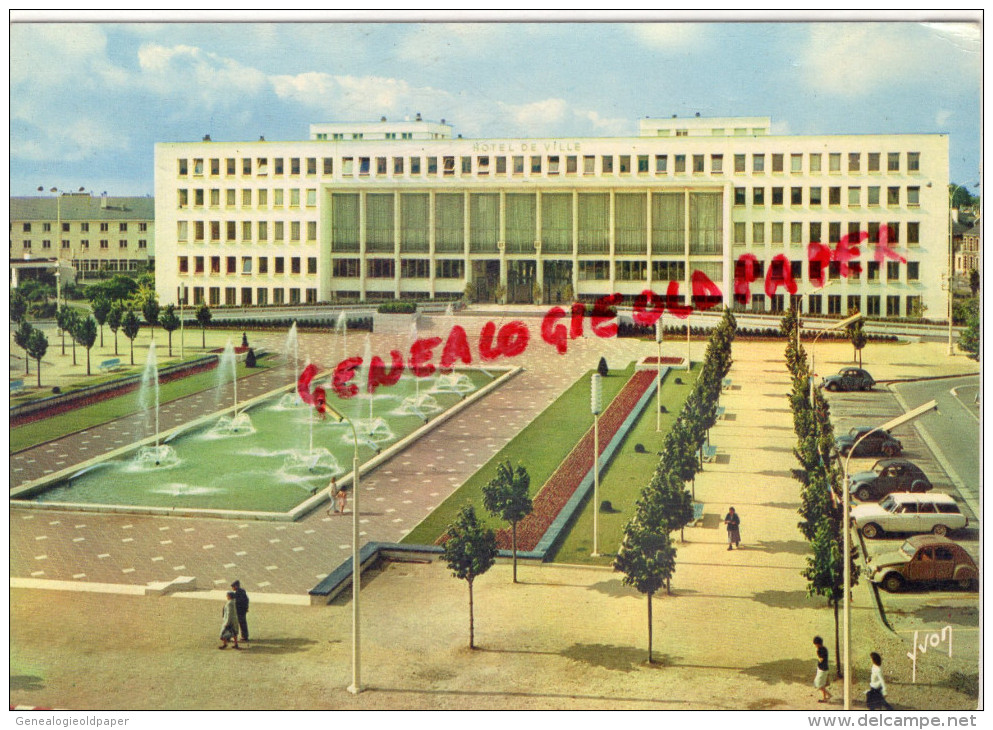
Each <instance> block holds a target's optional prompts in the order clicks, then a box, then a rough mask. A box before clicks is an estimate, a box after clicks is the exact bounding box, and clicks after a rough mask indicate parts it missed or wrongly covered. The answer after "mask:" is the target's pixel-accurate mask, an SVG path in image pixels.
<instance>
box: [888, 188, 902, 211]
mask: <svg viewBox="0 0 993 730" xmlns="http://www.w3.org/2000/svg"><path fill="white" fill-rule="evenodd" d="M886 205H897V206H898V205H900V188H899V186H895V187H888V188H886Z"/></svg>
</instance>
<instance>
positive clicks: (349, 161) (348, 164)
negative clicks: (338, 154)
mask: <svg viewBox="0 0 993 730" xmlns="http://www.w3.org/2000/svg"><path fill="white" fill-rule="evenodd" d="M341 174H342V175H354V174H355V159H354V158H352V157H342V158H341Z"/></svg>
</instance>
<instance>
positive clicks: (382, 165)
mask: <svg viewBox="0 0 993 730" xmlns="http://www.w3.org/2000/svg"><path fill="white" fill-rule="evenodd" d="M376 174H377V175H385V174H386V158H385V157H377V158H376Z"/></svg>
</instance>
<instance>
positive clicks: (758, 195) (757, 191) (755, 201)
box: [752, 188, 765, 206]
mask: <svg viewBox="0 0 993 730" xmlns="http://www.w3.org/2000/svg"><path fill="white" fill-rule="evenodd" d="M752 205H756V206H759V205H765V188H752Z"/></svg>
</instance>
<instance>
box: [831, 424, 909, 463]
mask: <svg viewBox="0 0 993 730" xmlns="http://www.w3.org/2000/svg"><path fill="white" fill-rule="evenodd" d="M877 429H878V427H877V426H855V427H854V428H853V429H851V430H850V431H849V432H848V433H843V434H841V435H840V436H838V437H836V438H835V440H834V445H835V448H836V449H837V450H838V453H839V454H841V455H842V456H848V454H849V452H851V451H852V447H853V446H854V447H855V452H854V453H852V456H880V455H882V456H896V455H897V454H899V453H900V452H901V451H903V444H901V443H900V441H899V440H897V439H895V438H894V437H893V436H891V435H890V434H889V432H888V431H883V430H882V429H878V430H877ZM866 434H868V435H866ZM863 437H864V438H863ZM860 439H861V441H859V440H860ZM856 442H859V444H858V446H855V443H856Z"/></svg>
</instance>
